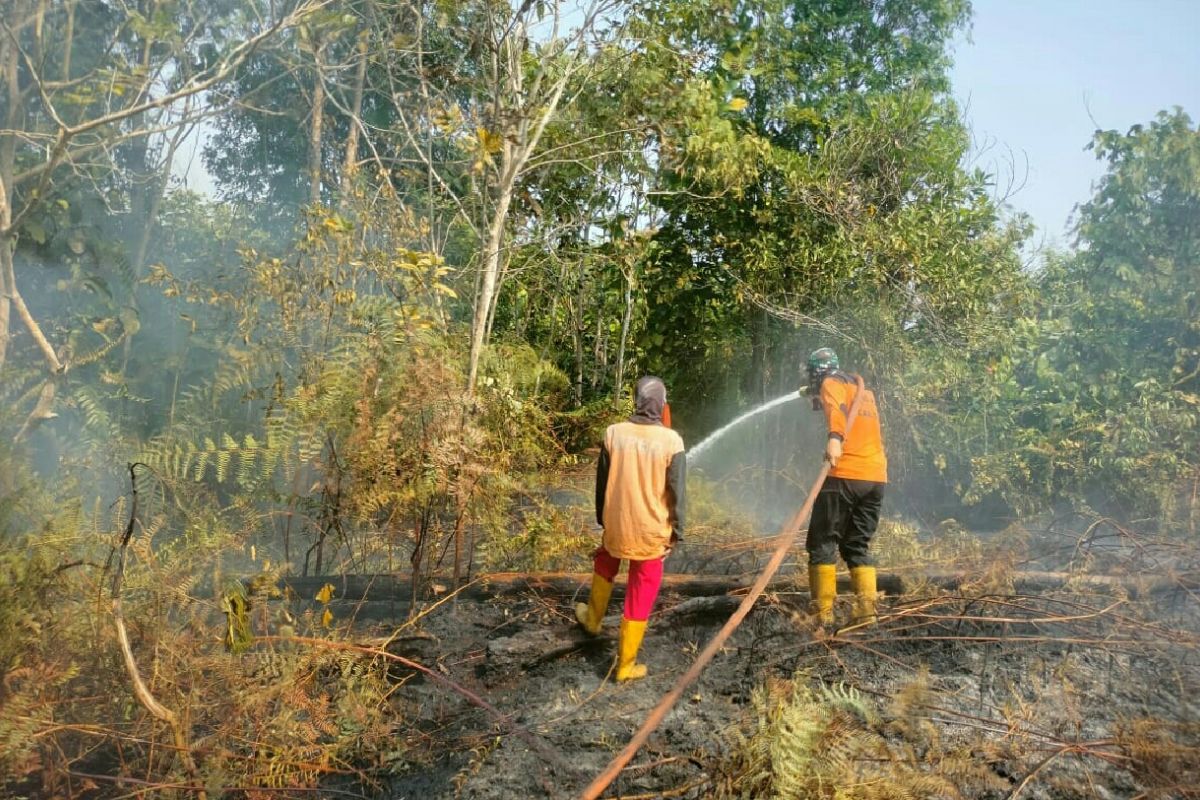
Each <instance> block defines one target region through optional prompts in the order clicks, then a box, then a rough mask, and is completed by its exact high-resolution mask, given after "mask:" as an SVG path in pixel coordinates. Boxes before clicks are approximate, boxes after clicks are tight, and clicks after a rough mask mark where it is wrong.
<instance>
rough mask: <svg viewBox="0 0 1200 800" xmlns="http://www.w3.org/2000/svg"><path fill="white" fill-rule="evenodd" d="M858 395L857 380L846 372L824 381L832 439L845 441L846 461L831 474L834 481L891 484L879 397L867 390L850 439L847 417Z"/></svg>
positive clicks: (824, 402) (823, 404)
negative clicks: (876, 402) (876, 403)
mask: <svg viewBox="0 0 1200 800" xmlns="http://www.w3.org/2000/svg"><path fill="white" fill-rule="evenodd" d="M857 393H858V385H857V384H856V383H855V381H854V378H853V377H852V376H850V375H847V374H846V373H844V372H833V373H831V374H830V375H829V376H827V377H826V378H825V380H823V381H821V407H822V408H823V409H824V411H825V424H826V425H827V426H828V429H829V435H830V436H836V437H838V438H839V439H841V440H842V457H841V459H840V460H839V461H838V464H837V466H836V467H834V468H833V469H831V470H830V471H829V474H830V475H831V476H833V477H834V478H847V479H850V480H858V481H875V482H876V483H887V453H885V452H884V449H883V434H882V432H881V430H880V426H879V409H878V408H877V407H876V406H875V393H874V392H872V391H871V390H870V389H864V394H863V399H862V403H860V404H859V406H858V416H857V417H855V418H854V426H853V427H852V428H851V429H850V435H849V436H847V435H846V415H847V414H848V413H850V404H851V403H853V402H854V395H855V394H857Z"/></svg>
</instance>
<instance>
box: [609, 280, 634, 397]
mask: <svg viewBox="0 0 1200 800" xmlns="http://www.w3.org/2000/svg"><path fill="white" fill-rule="evenodd" d="M622 274H623V275H624V276H625V311H624V313H622V314H621V341H620V342H619V343H618V344H617V374H616V377H615V379H614V386H613V402H614V403H619V402H621V396H622V395H623V394H624V393H625V348H626V346H627V345H628V343H629V326H630V324H631V323H632V321H633V275H632V274H631V273H626V272H625V271H624V270H622Z"/></svg>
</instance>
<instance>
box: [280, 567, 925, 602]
mask: <svg viewBox="0 0 1200 800" xmlns="http://www.w3.org/2000/svg"><path fill="white" fill-rule="evenodd" d="M591 579H592V576H591V574H589V573H585V572H494V573H489V574H486V575H481V576H479V577H478V578H477V579H475V581H473V582H472V583H470V584H467V585H466V586H464V587H463V588H462V589H461V590H460V591H459V594H458V596H459V597H462V598H465V599H471V600H485V599H488V598H491V597H497V596H507V595H514V594H524V593H526V592H534V593H536V594H540V595H550V596H554V597H573V596H575V595H576V594H578V595H580V596H582V597H586V596H587V592H588V586H589V585H590V583H591ZM625 580H626V578H625V576H624V575H618V576H617V580H616V584H615V586H614V592H615V593H616V596H617V597H620V596H622V595H623V594H624V591H625ZM807 580H808V579H807V578H804V579H803V583H798V582H797V580H796V579H794V578H787V577H784V578H780V579H779V580H777V581H773V582H772V583H771V587H770V588H771V590H773V591H777V592H791V591H797V590H803V591H807V589H808V583H807ZM750 582H751V579H750V576H747V577H715V576H711V575H664V576H663V583H662V590H663V591H664V592H671V593H673V594H677V595H683V596H685V597H708V596H712V595H720V594H729V593H731V592H739V591H744V590H745V589H746V588H748V587H749V585H750ZM326 584H329V585H331V586H333V597H334V598H336V599H338V600H343V601H351V602H354V601H361V600H407V599H408V598H409V597H411V596H412V580H411V579H409V578H407V577H405V576H403V575H386V574H380V575H310V576H304V577H284V578H281V579H280V581H279V586H280V588H281V589H283V590H284V591H290V592H291V593H292V594H293V596H295V597H299V598H302V599H306V600H311V599H312V598H314V597H315V596H316V594H317V592H319V591H321V589H322V588H323V587H324V586H325V585H326ZM428 585H429V586H430V587H431V595H432V596H433V597H434V598H437V597H441V596H444V595H445V594H447V593H448V592H449V588H448V587H449V585H450V581H449V580H448V579H447V580H444V581H443V580H436V579H435V580H433V581H430V582H429V583H428ZM838 588H839V589H841V590H844V591H849V590H850V588H851V587H850V579H849V577H847V576H841V577H840V578H839V579H838ZM879 589H880V591H883V592H887V593H888V594H900V593H901V592H902V590H903V584H902V582H901V580H900V578H899V576H897V575H890V574H887V573H882V574H880V576H879Z"/></svg>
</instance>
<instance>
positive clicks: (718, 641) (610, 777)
mask: <svg viewBox="0 0 1200 800" xmlns="http://www.w3.org/2000/svg"><path fill="white" fill-rule="evenodd" d="M855 380H856V382H857V384H858V388H857V389H856V391H855V393H854V400H853V401H852V402H851V403H850V410H849V411H848V412H847V414H846V435H847V436H848V435H849V434H850V428H851V426H852V425H854V419H855V417H857V416H858V407H859V405H860V404H861V402H862V397H863V392H864V388H865V387H864V386H863V379H862V378H861V377H859V376H855ZM829 469H830V464H829V462H828V461H825V462H823V463H822V465H821V471H820V472H818V473H817V478H816V480H814V481H813V484H812V487H811V488H810V489H809V491H808V499H807V500H805V501H804V505H803V506H801V508H800V510H799V511H798V512H796V515H795V516H793V517H792V518H791V519H790V520H788V522H787V524H786V525H784V526H783V530H781V531H780V532H779V535H778V536H777V537H776V539H777V544H776V545H775V551H774V552H773V553H772V554H771V560H770V561H768V562H767V565H766V566H765V567H764V568H763V571H762V573H761V574H759V576H758V579H757V580H755V581H754V585H753V586H751V587H750V592H749V594H747V595H746V596H745V598H743V599H742V602H741V604H740V605H739V606H738V607H737V610H736V611H734V612H733V614H732V616H730V617H729V619H728V620H727V621H726V622H725V624H724V625H723V626H722V627H721V630H719V631H717V635H716V636H714V637H713V638H712V641H710V642H709V643H708V645H707V646H706V647H705V648H704V650H702V651H701V652H700V655H698V656H696V660H695V661H694V662H693V663H692V666H691V667H689V668H688V671H687V672H685V673H684V674H683V676H682V677H680V678H679V680H677V681H675V685H674V686H672V687H671V690H670V691H669V692H667V693H666V694H665V695H663V696H662V699H661V700H659V701H658V705H657V706H655V707H654V710H652V711H651V712H650V715H649V716H648V717H646V721H645V722H643V723H642V727H640V728H638V730H637V732H636V733H634V735H633V738H632V739H630V740H629V744H627V745H625V749H624V750H622V751H621V752H620V753H618V754H617V756H616V757H615V758H614V759H613V760H612V761H610V762H609V764H608V766H607V767H605V768H604V771H603V772H601V773H600V774H599V775H597V776H596V778H595V780H593V781H592V782H591V783H590V784H589V785H588V787H587V788H586V789H584V790H583V794H582V795H580V797H581V798H582V800H596V798H598V797H599V796H600V793H601V792H603V791H604V790H605V789H607V788H608V786H609V784H611V783H612V782H613V781H614V780H616V778H617V776H618V775H620V774H621V771H622V770H623V769H625V766H626V765H627V764H629V762H630V761H631V760H632V759H633V757H634V756H635V755H636V754H637V751H638V750H640V749H641V748H642V745H644V744H645V743H646V741H647V740H648V739H649V738H650V734H651V733H653V732H654V730H655V728H657V727H658V726H659V724H660V723H661V722H662V721H663V719H664V718H665V717H666V716H667V712H669V711H670V710H671V709H672V708H673V707H674V705H675V703H676V702H678V701H679V698H680V697H682V696H683V693H684V692H685V691H686V690H687V688H688V686H690V685H691V684H692V682H693V681H695V680H696V678H698V677H700V673H701V672H703V671H704V668H705V667H707V666H708V662H710V661H712V659H713V656H715V655H716V654H717V652H718V651H719V650H720V649H721V648H722V647H724V646H725V642H726V641H727V640H728V639H729V637H730V636H731V635H732V634H733V632H734V631H735V630H737V627H738V625H741V624H742V620H744V619H745V618H746V615H748V614H749V613H750V609H751V608H752V607H753V606H754V603H755V601H757V600H758V598H759V597H760V596H761V595H762V593H763V590H764V589H766V587H767V584H768V583H769V582H770V580H771V578H772V577H773V576H774V575H775V573H776V572H777V571H778V570H779V567H780V566H781V565H782V564H783V559H784V558H786V557H787V554H788V551H789V550H791V548H792V543H793V542H794V541H795V539H796V534H798V533H799V532H800V528H801V526H803V525H804V523H805V522H806V521H807V519H808V515H809V514H811V513H812V507H813V503H814V502H815V501H816V499H817V493H818V492H819V491H820V490H821V485H822V484H823V483H824V482H825V478H826V477H827V476H828V475H829Z"/></svg>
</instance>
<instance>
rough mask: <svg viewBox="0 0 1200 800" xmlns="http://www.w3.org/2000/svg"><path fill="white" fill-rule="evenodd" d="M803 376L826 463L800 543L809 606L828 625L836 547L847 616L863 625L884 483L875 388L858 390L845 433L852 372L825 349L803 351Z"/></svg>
mask: <svg viewBox="0 0 1200 800" xmlns="http://www.w3.org/2000/svg"><path fill="white" fill-rule="evenodd" d="M807 374H808V386H807V394H808V395H809V397H811V398H812V401H813V409H814V410H820V411H824V413H825V424H826V433H827V435H826V440H825V460H826V461H828V462H829V467H830V469H829V475H828V477H826V478H825V482H824V483H823V484H822V486H821V489H820V492H819V494H818V495H817V499H816V502H815V503H814V504H813V511H812V520H811V521H810V523H809V526H808V541H807V542H806V543H805V548H806V549H807V550H808V583H809V589H810V590H811V592H812V600H813V612H814V614H815V616H816V618H817V620H818V621H819V622H820V623H821V624H823V625H830V624H832V623H833V600H834V597H835V596H836V595H837V556H838V554H839V553H840V554H841V556H842V560H844V561H845V562H846V566H848V567H849V568H850V580H851V583H852V584H853V586H854V594H855V603H854V615H853V622H854V624H863V623H871V622H874V621H875V620H876V613H875V601H876V596H877V594H876V586H875V562H874V560H873V559H872V558H871V553H870V545H871V538H872V537H873V536H874V535H875V530H876V528H877V527H878V526H879V508H880V505H881V503H882V501H883V489H884V486H885V485H886V484H887V454H886V453H885V452H884V449H883V436H882V432H881V429H880V424H879V410H878V408H877V407H876V405H875V394H874V393H873V392H872V391H871V390H870V389H864V390H863V392H864V394H863V398H862V402H861V403H860V404H859V408H858V416H857V417H855V419H854V424H853V426H852V427H851V428H850V432H849V433H847V432H846V415H847V414H848V413H849V410H850V405H851V403H853V402H854V397H855V395H856V394H857V393H858V382H857V380H856V378H855V376H853V375H849V374H847V373H845V372H842V371H841V369H840V368H839V365H838V357H837V353H835V352H834V351H833V350H832V349H830V348H828V347H822V348H821V349H819V350H815V351H813V353H812V354H811V355H810V356H809V357H808V365H807Z"/></svg>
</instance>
